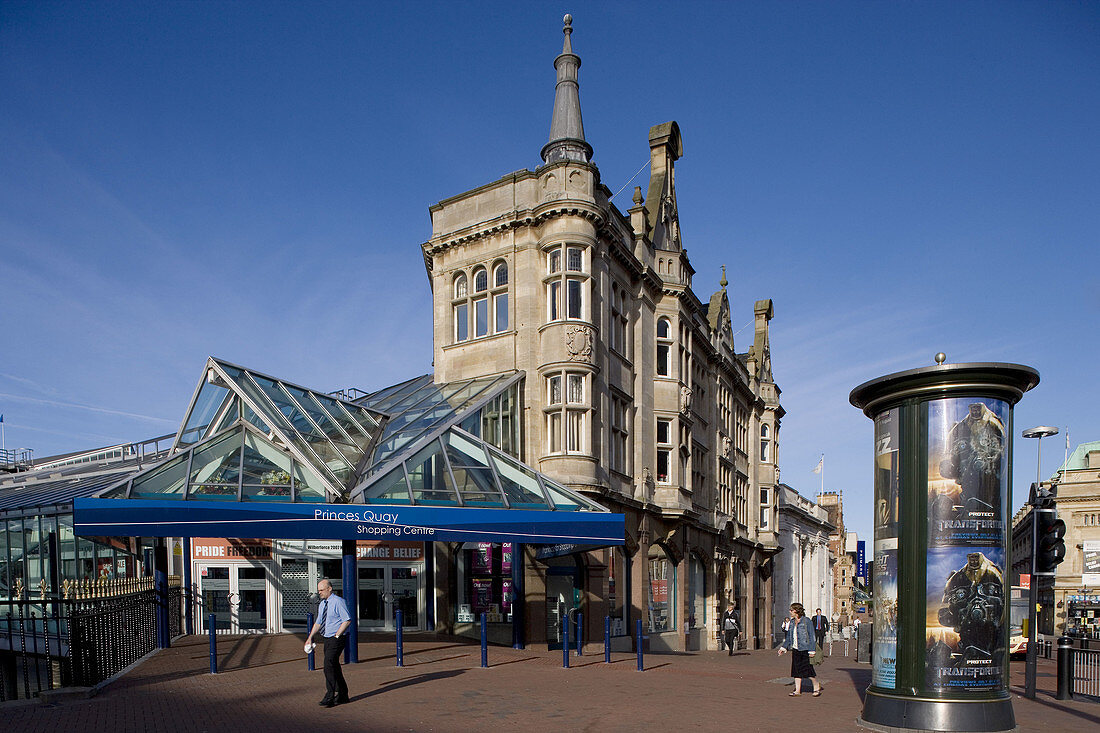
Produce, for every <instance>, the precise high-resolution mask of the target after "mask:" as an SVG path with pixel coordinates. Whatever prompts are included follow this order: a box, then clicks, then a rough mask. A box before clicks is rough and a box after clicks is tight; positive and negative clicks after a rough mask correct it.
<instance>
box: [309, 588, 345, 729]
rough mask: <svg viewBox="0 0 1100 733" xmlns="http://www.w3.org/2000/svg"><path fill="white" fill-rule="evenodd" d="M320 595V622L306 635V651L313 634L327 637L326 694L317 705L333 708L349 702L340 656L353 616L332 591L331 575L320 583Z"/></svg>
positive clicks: (318, 591) (325, 645) (318, 590)
mask: <svg viewBox="0 0 1100 733" xmlns="http://www.w3.org/2000/svg"><path fill="white" fill-rule="evenodd" d="M317 595H319V596H320V597H321V604H320V605H319V606H318V607H317V614H318V618H317V623H315V624H313V628H312V629H310V631H309V636H308V637H307V638H306V651H307V652H308V651H309V650H310V645H311V644H312V643H313V635H314V634H320V635H321V636H322V637H323V638H324V640H325V644H324V649H325V696H324V697H323V698H321V701H320V702H319V703H317V704H318V705H320V706H321V707H324V708H331V707H335V706H337V705H343V704H344V703H346V702H348V683H347V682H345V681H344V671H343V670H342V669H340V655H341V654H343V653H344V647H346V646H347V645H348V638H347V636H346V632H347V630H348V627H349V626H351V616H350V615H349V614H348V606H347V604H346V603H344V599H343V598H341V597H340V596H338V595H335V594H334V593H333V592H332V583H331V582H330V581H329V579H328V578H324V579H322V580H321V581H320V582H318V583H317Z"/></svg>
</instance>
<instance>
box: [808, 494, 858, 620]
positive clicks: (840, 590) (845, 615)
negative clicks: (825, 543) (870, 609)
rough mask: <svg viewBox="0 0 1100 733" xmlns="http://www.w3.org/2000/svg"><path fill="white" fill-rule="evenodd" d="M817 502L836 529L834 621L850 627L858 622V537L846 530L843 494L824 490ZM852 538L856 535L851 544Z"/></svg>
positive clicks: (832, 543) (831, 536) (832, 550)
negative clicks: (855, 590)
mask: <svg viewBox="0 0 1100 733" xmlns="http://www.w3.org/2000/svg"><path fill="white" fill-rule="evenodd" d="M817 503H818V505H819V506H821V507H824V509H825V511H826V513H827V515H828V521H829V524H831V525H832V526H833V527H834V529H833V531H832V532H831V533H830V534H829V554H830V555H831V556H832V557H834V558H836V564H835V565H834V566H833V612H832V614H831V616H830V618H832V619H833V622H834V623H836V624H839V625H840V626H847V625H848V624H850V623H852V620H853V619H854V615H853V614H854V608H853V592H854V589H855V575H856V558H855V553H856V545H855V534H854V533H850V532H847V531H845V529H844V492H843V491H824V492H822V493H820V494H818V496H817ZM848 535H852V537H851V542H849V536H848Z"/></svg>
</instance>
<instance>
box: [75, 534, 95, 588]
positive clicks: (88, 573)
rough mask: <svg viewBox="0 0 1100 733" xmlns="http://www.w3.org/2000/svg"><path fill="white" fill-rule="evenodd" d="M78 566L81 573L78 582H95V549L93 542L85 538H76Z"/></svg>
mask: <svg viewBox="0 0 1100 733" xmlns="http://www.w3.org/2000/svg"><path fill="white" fill-rule="evenodd" d="M76 565H77V572H78V573H79V576H78V578H77V579H78V580H80V581H81V582H83V581H85V580H95V579H96V577H97V576H96V572H95V547H94V546H93V545H92V541H91V540H88V539H84V538H83V537H77V538H76Z"/></svg>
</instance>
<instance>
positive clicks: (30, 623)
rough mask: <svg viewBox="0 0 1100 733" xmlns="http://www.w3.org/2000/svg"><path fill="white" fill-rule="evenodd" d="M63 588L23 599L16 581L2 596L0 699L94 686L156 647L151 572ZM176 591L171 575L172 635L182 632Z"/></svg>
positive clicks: (170, 613)
mask: <svg viewBox="0 0 1100 733" xmlns="http://www.w3.org/2000/svg"><path fill="white" fill-rule="evenodd" d="M63 586H64V591H63V593H62V594H52V593H49V592H48V591H46V590H45V589H44V588H40V592H39V594H38V595H39V598H37V599H26V598H23V597H22V596H23V593H22V590H23V589H22V587H21V586H20V585H17V587H16V588H15V591H16V593H15V596H14V597H13V598H11V599H4V600H0V701H6V700H14V699H19V698H24V699H27V698H31V697H35V696H37V695H39V694H40V693H41V692H43V691H44V690H50V689H56V688H60V687H71V686H78V687H87V686H92V685H96V684H98V683H100V682H102V681H103V680H106V679H108V678H110V677H111V676H113V675H115V674H117V673H118V672H120V671H122V670H123V669H125V668H126V667H128V666H129V665H131V664H133V663H134V662H136V661H137V660H139V659H141V658H142V657H143V656H145V655H146V654H148V653H149V652H151V651H152V650H153V649H155V648H156V646H157V633H156V616H157V604H158V603H159V602H160V600H159V599H158V597H157V592H156V590H155V589H154V587H153V580H152V579H151V578H138V579H127V580H116V581H96V582H94V583H85V584H77V583H70V582H68V581H66V583H65V584H63ZM181 596H182V588H181V587H180V585H179V582H178V579H177V578H172V579H170V581H169V587H168V599H167V602H168V619H169V622H168V626H169V638H171V637H174V636H178V635H179V634H180V632H181V622H180V616H181V614H180V609H181Z"/></svg>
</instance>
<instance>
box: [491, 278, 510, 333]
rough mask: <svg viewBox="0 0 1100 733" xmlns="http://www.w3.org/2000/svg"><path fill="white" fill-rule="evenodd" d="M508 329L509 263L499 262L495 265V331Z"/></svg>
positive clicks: (500, 331)
mask: <svg viewBox="0 0 1100 733" xmlns="http://www.w3.org/2000/svg"><path fill="white" fill-rule="evenodd" d="M507 330H508V265H507V263H504V262H498V263H497V264H496V265H495V266H494V267H493V333H502V332H504V331H507Z"/></svg>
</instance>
